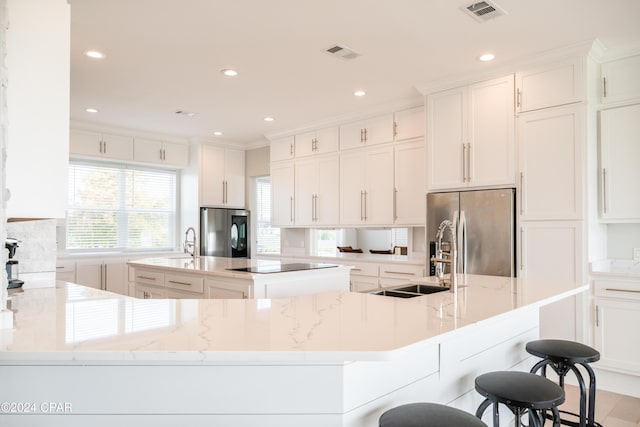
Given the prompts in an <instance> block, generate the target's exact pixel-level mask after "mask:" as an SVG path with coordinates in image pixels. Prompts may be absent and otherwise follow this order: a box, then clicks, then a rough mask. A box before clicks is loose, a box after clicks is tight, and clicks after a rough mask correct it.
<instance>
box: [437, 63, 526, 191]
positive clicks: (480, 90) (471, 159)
mask: <svg viewBox="0 0 640 427" xmlns="http://www.w3.org/2000/svg"><path fill="white" fill-rule="evenodd" d="M468 97H469V110H468V111H469V119H468V126H469V128H468V145H467V153H466V155H467V172H466V176H467V182H468V183H469V185H470V186H488V185H514V184H515V162H516V158H515V130H514V122H515V111H514V106H513V75H509V76H506V77H501V78H497V79H493V80H489V81H486V82H482V83H478V84H474V85H471V86H469V90H468ZM435 160H436V161H437V160H438V159H435ZM440 160H441V159H440Z"/></svg>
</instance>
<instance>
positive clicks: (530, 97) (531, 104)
mask: <svg viewBox="0 0 640 427" xmlns="http://www.w3.org/2000/svg"><path fill="white" fill-rule="evenodd" d="M584 74H585V73H584V59H583V58H581V57H572V58H567V59H564V60H561V61H557V62H552V63H547V64H544V65H540V66H536V67H532V68H529V69H524V70H522V71H518V72H517V73H516V108H517V110H518V112H521V113H522V112H525V111H533V110H539V109H542V108H549V107H555V106H559V105H565V104H571V103H574V102H580V101H582V100H584V99H585V86H586V85H585V78H584Z"/></svg>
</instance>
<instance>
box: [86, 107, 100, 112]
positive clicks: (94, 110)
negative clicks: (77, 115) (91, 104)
mask: <svg viewBox="0 0 640 427" xmlns="http://www.w3.org/2000/svg"><path fill="white" fill-rule="evenodd" d="M84 111H86V112H87V113H97V112H98V109H97V108H85V109H84Z"/></svg>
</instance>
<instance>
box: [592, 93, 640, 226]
mask: <svg viewBox="0 0 640 427" xmlns="http://www.w3.org/2000/svg"><path fill="white" fill-rule="evenodd" d="M600 126H601V128H600V163H601V167H602V169H601V171H600V173H601V180H602V185H601V189H602V191H601V200H602V203H601V218H602V219H603V220H605V221H607V220H611V221H612V222H613V221H620V222H623V221H625V222H638V220H640V197H637V196H634V194H633V190H632V188H633V187H634V186H636V185H637V184H638V183H640V167H638V166H639V165H638V160H640V105H630V106H627V107H620V108H612V109H610V110H603V111H601V112H600Z"/></svg>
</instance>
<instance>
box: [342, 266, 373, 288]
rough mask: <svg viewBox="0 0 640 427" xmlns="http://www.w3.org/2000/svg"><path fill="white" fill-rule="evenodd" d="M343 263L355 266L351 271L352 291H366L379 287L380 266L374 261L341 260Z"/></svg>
mask: <svg viewBox="0 0 640 427" xmlns="http://www.w3.org/2000/svg"><path fill="white" fill-rule="evenodd" d="M341 264H343V265H350V266H352V267H353V268H352V269H351V271H350V272H349V281H350V284H351V292H366V291H371V290H374V289H378V288H379V287H380V285H379V279H378V276H379V274H378V272H379V268H378V267H379V266H378V264H377V263H372V262H360V263H358V262H346V261H345V262H341Z"/></svg>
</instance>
